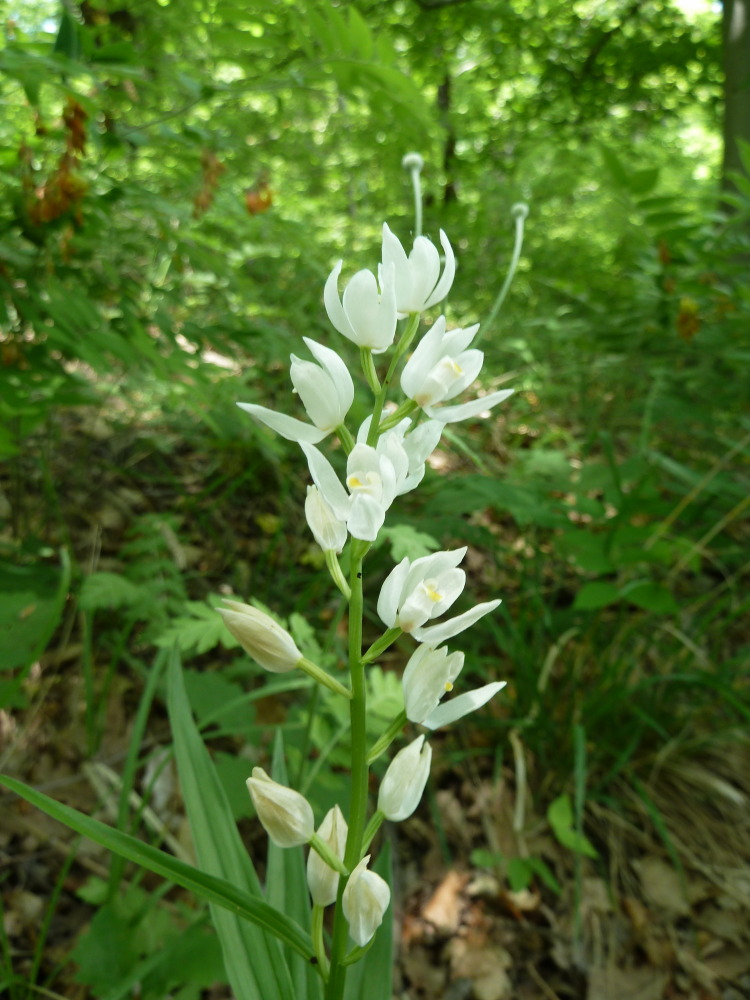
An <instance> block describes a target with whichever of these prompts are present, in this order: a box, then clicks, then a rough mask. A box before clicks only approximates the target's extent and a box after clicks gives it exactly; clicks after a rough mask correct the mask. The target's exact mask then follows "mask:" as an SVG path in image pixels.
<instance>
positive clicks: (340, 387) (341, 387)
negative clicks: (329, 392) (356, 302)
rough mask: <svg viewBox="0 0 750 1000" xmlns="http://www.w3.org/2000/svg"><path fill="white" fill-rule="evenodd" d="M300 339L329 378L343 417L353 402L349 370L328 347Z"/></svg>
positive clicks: (313, 341) (307, 338)
mask: <svg viewBox="0 0 750 1000" xmlns="http://www.w3.org/2000/svg"><path fill="white" fill-rule="evenodd" d="M302 339H303V340H304V342H305V344H306V345H307V347H308V349H309V351H310V353H311V354H312V356H313V357H314V358H315V360H316V361H317V362H318V363H319V364H320V365H322V367H323V368H324V369H325V370H326V371H327V372H328V374H329V375H330V376H331V382H332V383H333V385H334V388H335V390H336V394H337V396H338V401H339V408H340V409H341V410H342V411H343V416H344V417H345V416H346V414H347V413H348V412H349V410H350V408H351V405H352V403H353V402H354V382H353V381H352V377H351V375H350V374H349V369H348V368H347V367H346V364H345V363H344V361H343V360H342V358H341V357H339V355H338V354H337V353H336V352H335V351H333V350H331V348H330V347H325V346H324V345H323V344H319V343H317V341H315V340H311V339H310V337H303V338H302ZM342 420H343V417H342ZM339 423H341V421H339Z"/></svg>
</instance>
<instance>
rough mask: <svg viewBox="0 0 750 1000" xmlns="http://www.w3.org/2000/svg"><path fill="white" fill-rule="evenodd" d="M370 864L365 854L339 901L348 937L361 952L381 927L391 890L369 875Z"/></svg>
mask: <svg viewBox="0 0 750 1000" xmlns="http://www.w3.org/2000/svg"><path fill="white" fill-rule="evenodd" d="M369 861H370V855H369V854H368V855H366V856H365V857H364V858H362V860H361V861H360V863H359V864H358V865H357V867H356V868H355V869H354V871H353V872H352V873H351V875H350V876H349V881H348V882H347V883H346V889H344V895H343V899H342V904H343V908H344V916H345V917H346V919H347V920H348V922H349V934H350V935H351V937H352V940H353V941H354V943H355V944H358V945H359V947H360V948H364V946H365V945H366V944H367V943H368V942H369V941H370V940H371V939H372V937H373V936H374V934H375V931H376V930H377V929H378V927H380V925H381V924H382V922H383V917H384V915H385V911H386V910H387V909H388V903H389V902H390V900H391V890H390V888H389V887H388V883H387V882H386V881H385V879H382V878H381V877H380V876H379V875H378V874H376V873H375V872H371V871H368V869H367V865H368V864H369Z"/></svg>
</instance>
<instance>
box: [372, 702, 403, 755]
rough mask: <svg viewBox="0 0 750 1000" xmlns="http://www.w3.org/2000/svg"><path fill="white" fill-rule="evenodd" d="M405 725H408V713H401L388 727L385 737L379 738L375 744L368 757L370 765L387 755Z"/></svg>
mask: <svg viewBox="0 0 750 1000" xmlns="http://www.w3.org/2000/svg"><path fill="white" fill-rule="evenodd" d="M405 725H406V712H399V714H398V715H397V716H396V718H395V719H394V720H393V722H392V723H391V724H390V726H388V728H387V729H386V731H385V732H384V733H383V735H382V736H379V737H378V739H377V740H376V741H375V742H374V743H373V745H372V747H371V749H370V752H369V754H368V755H367V762H368V764H372V762H373V761H374V760H377V759H378V757H379V756H380V755H381V754H383V753H385V751H386V750H387V749H388V747H389V746H390V745H391V743H393V741H394V740H395V739H396V737H397V736H398V734H399V733H400V732H401V730H402V729H403V728H404V726H405Z"/></svg>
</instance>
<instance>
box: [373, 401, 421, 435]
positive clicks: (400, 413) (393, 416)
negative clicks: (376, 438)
mask: <svg viewBox="0 0 750 1000" xmlns="http://www.w3.org/2000/svg"><path fill="white" fill-rule="evenodd" d="M417 409H419V404H418V403H415V402H414V400H413V399H407V400H405V401H404V402H403V403H402V404H401V406H399V407H398V409H396V410H394V411H393V413H389V414H388V416H387V417H386V418H385V420H381V421H380V427H378V433H379V434H383V433H384V431H389V430H390V429H391V427H395V426H396V424H400V423H401V421H402V420H403V419H404V417H408V416H409V414H410V413H413V412H414V411H415V410H417Z"/></svg>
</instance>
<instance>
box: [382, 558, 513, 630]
mask: <svg viewBox="0 0 750 1000" xmlns="http://www.w3.org/2000/svg"><path fill="white" fill-rule="evenodd" d="M466 551H467V550H466V547H465V546H464V547H463V548H460V549H454V550H453V551H450V552H435V553H433V554H432V555H429V556H422V558H421V559H415V560H414V562H411V560H410V559H408V558H404V559H402V560H401V562H400V563H399V564H398V565H397V566H395V567H394V568H393V569H392V570H391V572H390V573H389V574H388V576H387V577H386V578H385V581H384V583H383V586H382V588H381V590H380V596H379V598H378V614H379V615H380V618H381V620H382V621H383V622H384V623H385V624H386V625H387V626H388V628H400V629H402V631H404V632H409V633H411V635H413V636H414V638H415V639H416V640H417V641H418V642H427V643H430V645H433V646H436V645H438V644H439V643H441V642H443V641H445V640H446V639H450V638H452V637H453V636H454V635H458V634H459V632H463V631H464V630H465V629H467V628H469V626H470V625H473V624H474V622H476V621H478V620H479V619H480V618H481V617H482V616H483V615H486V614H488V613H489V612H490V611H494V610H495V608H496V607H497V606H498V605H499V604H500V601H499V600H495V601H486V602H485V603H483V604H477V605H476V606H475V607H473V608H472V609H471V610H470V611H465V612H464V613H463V614H462V615H457V616H456V617H455V618H448V619H447V620H446V621H444V622H441V623H440V624H438V625H432V626H425V622H427V621H429V620H430V619H432V618H437V617H438V616H439V615H441V614H443V612H444V611H447V610H448V608H450V607H451V605H452V604H453V603H454V602H455V601H456V599H457V598H458V597H459V596H460V594H461V592H462V591H463V589H464V586H465V584H466V574H465V573H464V571H463V570H460V569H457V566H458V564H459V563H460V562H461V560H462V559H463V557H464V556H465V555H466Z"/></svg>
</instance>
